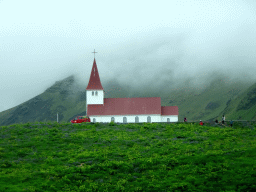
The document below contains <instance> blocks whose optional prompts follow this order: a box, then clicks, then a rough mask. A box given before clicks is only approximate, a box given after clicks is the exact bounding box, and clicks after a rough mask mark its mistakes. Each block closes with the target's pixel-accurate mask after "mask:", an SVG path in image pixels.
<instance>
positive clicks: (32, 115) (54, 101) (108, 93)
mask: <svg viewBox="0 0 256 192" xmlns="http://www.w3.org/2000/svg"><path fill="white" fill-rule="evenodd" d="M187 86H189V85H187ZM249 86H250V84H244V83H239V82H236V83H231V82H229V83H228V84H227V82H224V81H222V80H221V79H215V80H214V81H212V83H210V84H209V85H208V86H203V87H200V88H193V87H185V86H184V87H182V86H181V87H179V88H177V89H174V88H173V89H163V90H161V89H145V90H137V91H136V90H133V89H132V88H131V87H132V86H121V85H119V84H118V83H117V82H116V81H109V82H107V83H106V84H105V85H104V83H103V87H104V91H105V93H104V96H105V98H122V97H161V105H162V106H178V107H179V121H182V120H183V118H184V117H187V119H188V121H199V120H200V119H202V120H203V121H206V120H215V119H216V118H218V119H219V120H220V119H221V117H222V115H223V114H225V116H226V119H233V120H256V113H255V111H256V103H255V90H256V83H255V84H254V85H252V86H251V87H249ZM85 89H86V85H78V83H77V82H76V81H75V77H74V76H70V77H68V78H66V79H64V80H62V81H57V82H56V83H55V84H54V85H53V86H51V87H49V88H48V89H47V90H46V91H45V92H43V93H42V94H40V95H38V96H36V97H34V98H32V99H30V100H28V101H27V102H25V103H22V104H20V105H18V106H17V107H14V108H12V109H9V110H6V111H4V112H1V113H0V126H1V125H11V124H15V123H27V122H36V121H51V122H54V121H57V113H58V120H59V122H62V123H66V122H69V121H70V120H71V119H73V118H74V117H75V116H78V115H86V90H85Z"/></svg>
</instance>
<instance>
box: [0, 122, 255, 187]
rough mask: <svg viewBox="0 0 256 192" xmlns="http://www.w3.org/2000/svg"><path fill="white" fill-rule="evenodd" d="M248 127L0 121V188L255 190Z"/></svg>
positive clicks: (252, 147)
mask: <svg viewBox="0 0 256 192" xmlns="http://www.w3.org/2000/svg"><path fill="white" fill-rule="evenodd" d="M255 127H256V125H253V127H246V126H245V127H242V126H240V125H239V124H238V123H236V122H235V124H234V127H233V128H231V127H229V126H225V127H223V126H222V127H221V126H207V125H204V126H199V125H198V123H196V124H193V123H186V124H184V123H170V124H167V123H166V124H164V123H152V124H149V123H143V124H124V125H119V124H115V123H109V124H99V123H95V124H93V123H86V124H70V123H63V124H58V123H45V122H36V123H33V124H32V123H31V124H30V123H26V124H14V125H10V126H2V127H0V191H3V192H19V191H37V192H39V191H40V192H47V191H58V192H63V191H74V192H79V191H126V192H127V191H156V192H160V191H256V131H255Z"/></svg>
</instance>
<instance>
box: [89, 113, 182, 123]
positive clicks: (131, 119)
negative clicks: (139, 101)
mask: <svg viewBox="0 0 256 192" xmlns="http://www.w3.org/2000/svg"><path fill="white" fill-rule="evenodd" d="M136 116H138V117H139V123H143V122H148V121H147V119H148V116H150V118H151V123H152V122H158V123H160V122H167V118H169V119H170V122H178V116H177V115H170V116H161V115H151V114H149V115H108V116H90V119H91V122H93V119H94V118H95V120H96V121H95V122H103V123H109V122H111V118H112V117H114V119H115V123H117V122H118V123H123V122H124V119H123V117H126V119H127V121H126V122H127V123H135V117H136Z"/></svg>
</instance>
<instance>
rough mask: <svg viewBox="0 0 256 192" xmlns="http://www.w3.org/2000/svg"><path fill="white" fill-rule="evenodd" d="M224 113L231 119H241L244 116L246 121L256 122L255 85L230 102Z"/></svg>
mask: <svg viewBox="0 0 256 192" xmlns="http://www.w3.org/2000/svg"><path fill="white" fill-rule="evenodd" d="M225 112H227V113H228V114H229V115H230V116H231V117H232V118H233V119H237V120H238V119H243V117H244V116H246V117H248V119H254V120H256V83H255V84H253V85H252V86H251V87H249V88H248V89H247V90H246V91H245V92H243V93H242V94H241V95H239V96H237V97H236V98H235V99H233V100H231V101H230V103H229V105H228V106H227V108H226V109H225V110H224V113H225Z"/></svg>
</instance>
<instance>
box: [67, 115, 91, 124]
mask: <svg viewBox="0 0 256 192" xmlns="http://www.w3.org/2000/svg"><path fill="white" fill-rule="evenodd" d="M70 122H71V123H83V122H91V120H90V118H89V117H87V116H78V117H76V118H75V119H73V120H71V121H70Z"/></svg>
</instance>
